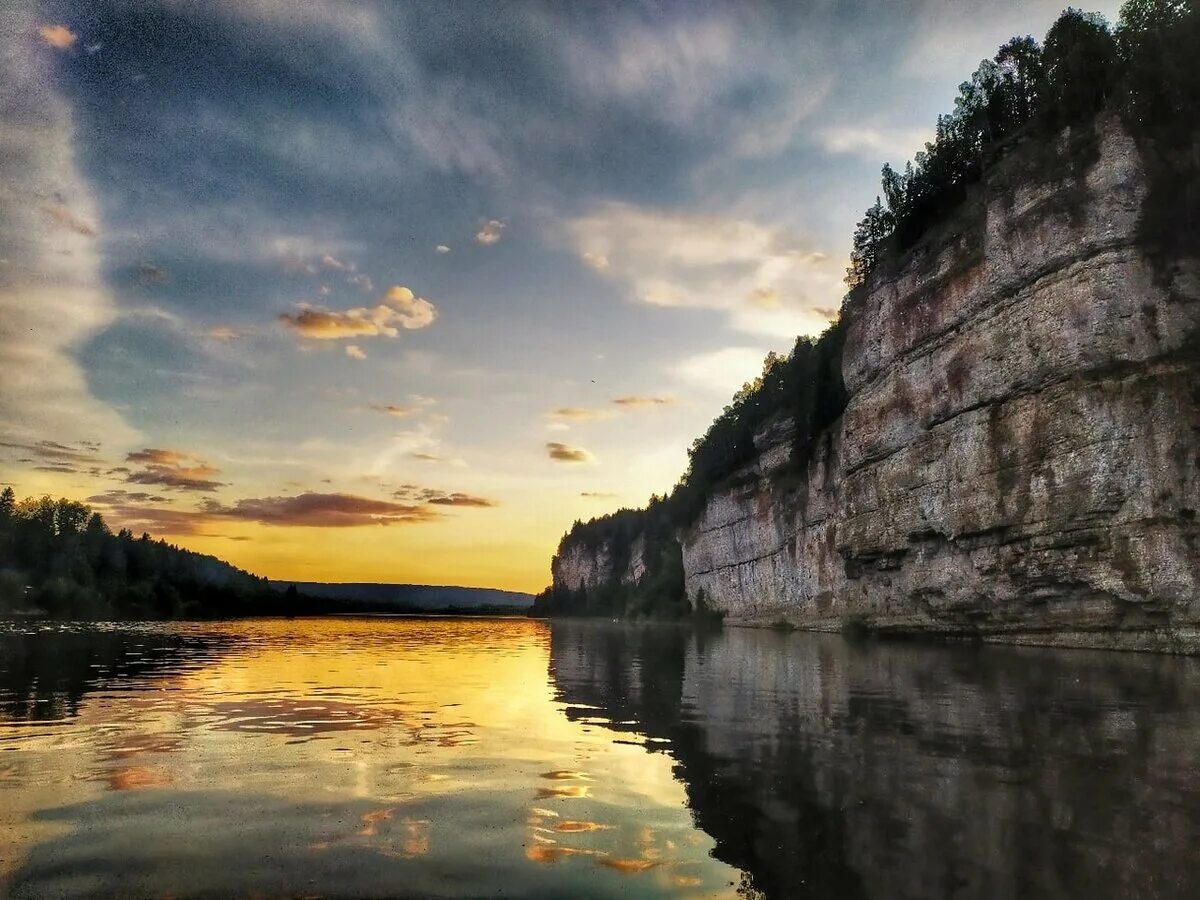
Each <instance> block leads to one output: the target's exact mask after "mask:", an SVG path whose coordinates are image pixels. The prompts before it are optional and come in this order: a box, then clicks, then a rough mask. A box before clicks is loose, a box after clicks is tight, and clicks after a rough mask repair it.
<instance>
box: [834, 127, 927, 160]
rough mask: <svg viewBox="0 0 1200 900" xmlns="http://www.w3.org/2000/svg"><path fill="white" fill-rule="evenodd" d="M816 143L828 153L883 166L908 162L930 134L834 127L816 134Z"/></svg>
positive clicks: (904, 130) (919, 129) (887, 128)
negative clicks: (846, 154) (846, 155)
mask: <svg viewBox="0 0 1200 900" xmlns="http://www.w3.org/2000/svg"><path fill="white" fill-rule="evenodd" d="M817 139H818V140H819V141H820V144H821V146H822V147H823V148H824V149H825V150H826V151H827V152H829V153H849V154H853V155H855V156H859V157H861V158H863V159H866V160H868V161H870V162H876V163H883V162H886V161H888V160H891V161H893V162H894V161H896V160H901V159H908V158H909V157H911V156H912V155H913V154H915V153H916V152H917V151H918V150H920V149H921V147H922V146H924V144H925V142H926V141H930V140H932V139H933V132H932V131H931V130H929V129H923V128H889V127H884V126H868V125H835V126H830V127H828V128H824V129H822V130H821V131H819V132H818V133H817Z"/></svg>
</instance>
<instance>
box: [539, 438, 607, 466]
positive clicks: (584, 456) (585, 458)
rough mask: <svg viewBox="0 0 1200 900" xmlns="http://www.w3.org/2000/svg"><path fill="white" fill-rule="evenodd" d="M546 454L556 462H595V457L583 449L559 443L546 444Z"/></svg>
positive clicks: (550, 442)
mask: <svg viewBox="0 0 1200 900" xmlns="http://www.w3.org/2000/svg"><path fill="white" fill-rule="evenodd" d="M546 452H547V454H548V455H549V456H550V458H551V459H553V460H555V461H556V462H565V463H587V462H592V461H594V460H595V457H594V456H593V455H592V454H591V453H589V452H588V451H587V450H584V449H583V448H582V447H572V446H569V445H568V444H561V443H559V442H558V441H549V442H548V443H547V444H546Z"/></svg>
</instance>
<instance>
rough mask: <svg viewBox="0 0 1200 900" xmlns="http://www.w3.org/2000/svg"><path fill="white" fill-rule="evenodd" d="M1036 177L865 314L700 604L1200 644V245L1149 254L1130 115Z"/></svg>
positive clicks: (998, 186) (1050, 638) (694, 582)
mask: <svg viewBox="0 0 1200 900" xmlns="http://www.w3.org/2000/svg"><path fill="white" fill-rule="evenodd" d="M1062 140H1063V141H1065V140H1066V137H1064V138H1062ZM1064 156H1069V154H1067V153H1066V151H1065V149H1063V150H1062V152H1060V153H1059V154H1058V158H1059V159H1062V158H1063V157H1064ZM1032 160H1033V156H1032V153H1031V152H1020V151H1018V152H1015V153H1012V154H1010V155H1009V156H1008V157H1007V158H1006V159H1005V160H1003V161H1002V162H1001V163H1000V164H999V165H998V166H996V167H995V168H994V169H993V170H991V171H990V172H989V173H988V174H987V176H986V178H985V180H984V182H983V184H982V185H981V186H980V189H979V190H978V192H977V195H976V196H975V197H974V198H973V199H972V200H971V201H970V202H968V203H967V204H966V205H965V206H964V208H962V209H960V210H959V211H958V213H956V215H955V216H954V217H953V218H952V219H951V220H950V221H948V222H945V223H943V225H942V227H940V228H939V229H937V230H936V231H935V232H934V233H932V234H930V235H927V237H926V238H925V239H924V241H923V242H922V243H921V244H920V245H918V246H917V247H916V248H915V249H913V250H912V251H910V252H908V253H907V254H905V255H904V256H902V257H901V258H900V259H898V260H896V261H895V263H894V264H893V265H891V266H888V267H885V268H883V269H882V270H880V271H877V272H875V273H874V275H873V276H872V278H871V279H870V281H869V282H868V283H867V284H866V285H865V286H864V288H863V289H861V290H860V291H859V292H857V294H856V295H855V296H853V297H852V298H851V300H850V301H849V302H848V304H847V306H846V308H845V310H844V312H843V316H844V317H845V319H846V325H847V332H846V344H845V349H844V354H843V361H842V376H843V379H844V382H845V386H846V389H847V391H848V392H849V400H848V403H847V406H846V408H845V411H844V413H843V415H842V417H841V419H840V421H838V422H836V423H835V424H834V426H833V427H832V428H831V429H829V431H828V432H827V433H826V434H825V435H823V436H822V437H821V438H820V439H819V440H818V441H817V443H816V446H815V448H814V452H813V453H812V456H811V459H810V460H809V461H808V463H807V467H806V471H801V472H799V473H797V472H796V471H794V469H792V468H791V467H790V466H789V449H790V446H791V426H790V423H789V422H788V421H787V420H784V419H776V420H774V421H772V422H770V423H768V426H767V427H765V428H763V429H762V430H761V431H760V432H759V433H758V434H756V436H755V446H756V448H757V450H758V455H757V457H756V458H755V459H754V460H753V461H752V462H751V463H750V464H749V465H748V466H746V467H745V468H744V469H742V470H741V471H740V472H738V473H736V475H735V477H733V478H731V479H729V481H728V482H727V484H726V486H724V487H721V488H719V489H717V490H715V491H713V492H712V493H711V495H709V496H707V497H706V498H705V502H704V504H703V508H702V511H701V512H700V514H699V516H698V517H697V518H696V520H695V521H694V523H693V524H692V525H691V526H690V527H688V528H686V529H684V530H683V531H682V532H681V534H680V536H679V537H680V541H681V544H682V554H683V567H684V573H685V586H686V591H687V594H688V596H689V598H690V599H691V600H692V601H693V603H695V602H698V601H700V600H703V601H704V602H705V603H706V604H707V605H709V606H711V607H715V608H717V609H719V610H721V611H723V612H724V613H726V615H727V617H729V618H731V619H733V620H742V621H748V622H777V621H779V620H786V621H788V622H790V623H792V624H795V625H798V626H802V627H811V628H820V629H834V628H838V627H840V626H841V625H843V624H844V623H846V622H848V621H855V622H860V623H861V624H863V625H866V626H869V627H875V628H879V629H884V630H900V631H916V632H921V631H931V632H943V633H944V632H964V633H973V634H981V635H984V636H987V637H992V638H996V639H1006V640H1018V641H1020V640H1024V641H1031V642H1054V643H1063V644H1081V645H1092V646H1096V645H1104V646H1136V647H1162V648H1174V649H1188V648H1196V647H1198V646H1200V630H1198V626H1200V521H1198V520H1197V515H1198V513H1200V248H1197V247H1194V246H1193V247H1192V248H1191V249H1190V250H1187V251H1184V252H1182V253H1180V252H1175V253H1173V254H1171V255H1169V256H1164V254H1163V253H1161V252H1155V253H1152V252H1151V250H1150V249H1149V245H1148V244H1147V242H1146V241H1145V240H1144V239H1142V237H1141V234H1142V232H1141V231H1140V229H1139V226H1140V223H1141V221H1142V218H1143V216H1144V214H1145V211H1146V207H1147V197H1148V195H1149V193H1150V189H1151V183H1150V178H1149V176H1148V175H1147V167H1146V164H1145V162H1144V154H1143V152H1142V151H1141V150H1139V147H1138V146H1137V144H1136V143H1135V142H1134V140H1133V139H1132V138H1131V137H1129V136H1128V135H1127V134H1126V133H1125V132H1124V131H1123V130H1122V128H1121V127H1120V126H1119V124H1117V122H1116V120H1115V119H1111V120H1108V121H1107V122H1105V123H1102V124H1101V125H1100V126H1099V134H1098V138H1097V142H1096V145H1095V152H1094V154H1093V155H1092V158H1090V159H1086V160H1079V159H1074V160H1071V159H1068V160H1067V163H1066V164H1065V165H1061V164H1060V165H1057V166H1055V165H1044V164H1041V163H1038V164H1036V165H1035V164H1034V163H1033V162H1032ZM563 551H564V552H563V554H562V558H567V557H572V556H573V554H575V553H576V550H574V549H572V548H571V547H569V546H567V547H564V548H563ZM595 562H596V565H595V566H593V569H598V568H602V566H600V565H599V563H600V562H601V561H600V560H599V559H597V560H595ZM569 568H570V571H571V572H575V573H578V574H579V576H580V580H579V584H585V585H586V584H587V583H589V581H588V577H590V576H588V575H587V573H586V572H585V570H586V569H587V566H586V565H582V564H580V563H578V562H577V563H573V564H572V565H571V566H570V567H569ZM563 571H564V573H565V571H566V568H564V569H563ZM559 576H560V568H559V566H558V565H557V563H556V568H555V577H556V581H557V579H558V578H559Z"/></svg>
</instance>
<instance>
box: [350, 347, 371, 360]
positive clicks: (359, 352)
mask: <svg viewBox="0 0 1200 900" xmlns="http://www.w3.org/2000/svg"><path fill="white" fill-rule="evenodd" d="M346 355H347V356H348V357H350V358H351V359H366V358H367V354H366V352H364V351H363V349H362V348H361V347H359V346H358V345H357V344H347V345H346Z"/></svg>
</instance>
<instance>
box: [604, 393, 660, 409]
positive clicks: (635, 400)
mask: <svg viewBox="0 0 1200 900" xmlns="http://www.w3.org/2000/svg"><path fill="white" fill-rule="evenodd" d="M675 402H676V401H675V398H674V397H641V396H631V397H614V398H613V403H615V404H616V405H617V406H620V407H623V408H625V409H638V408H642V407H648V406H672V405H673V404H674V403H675Z"/></svg>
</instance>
